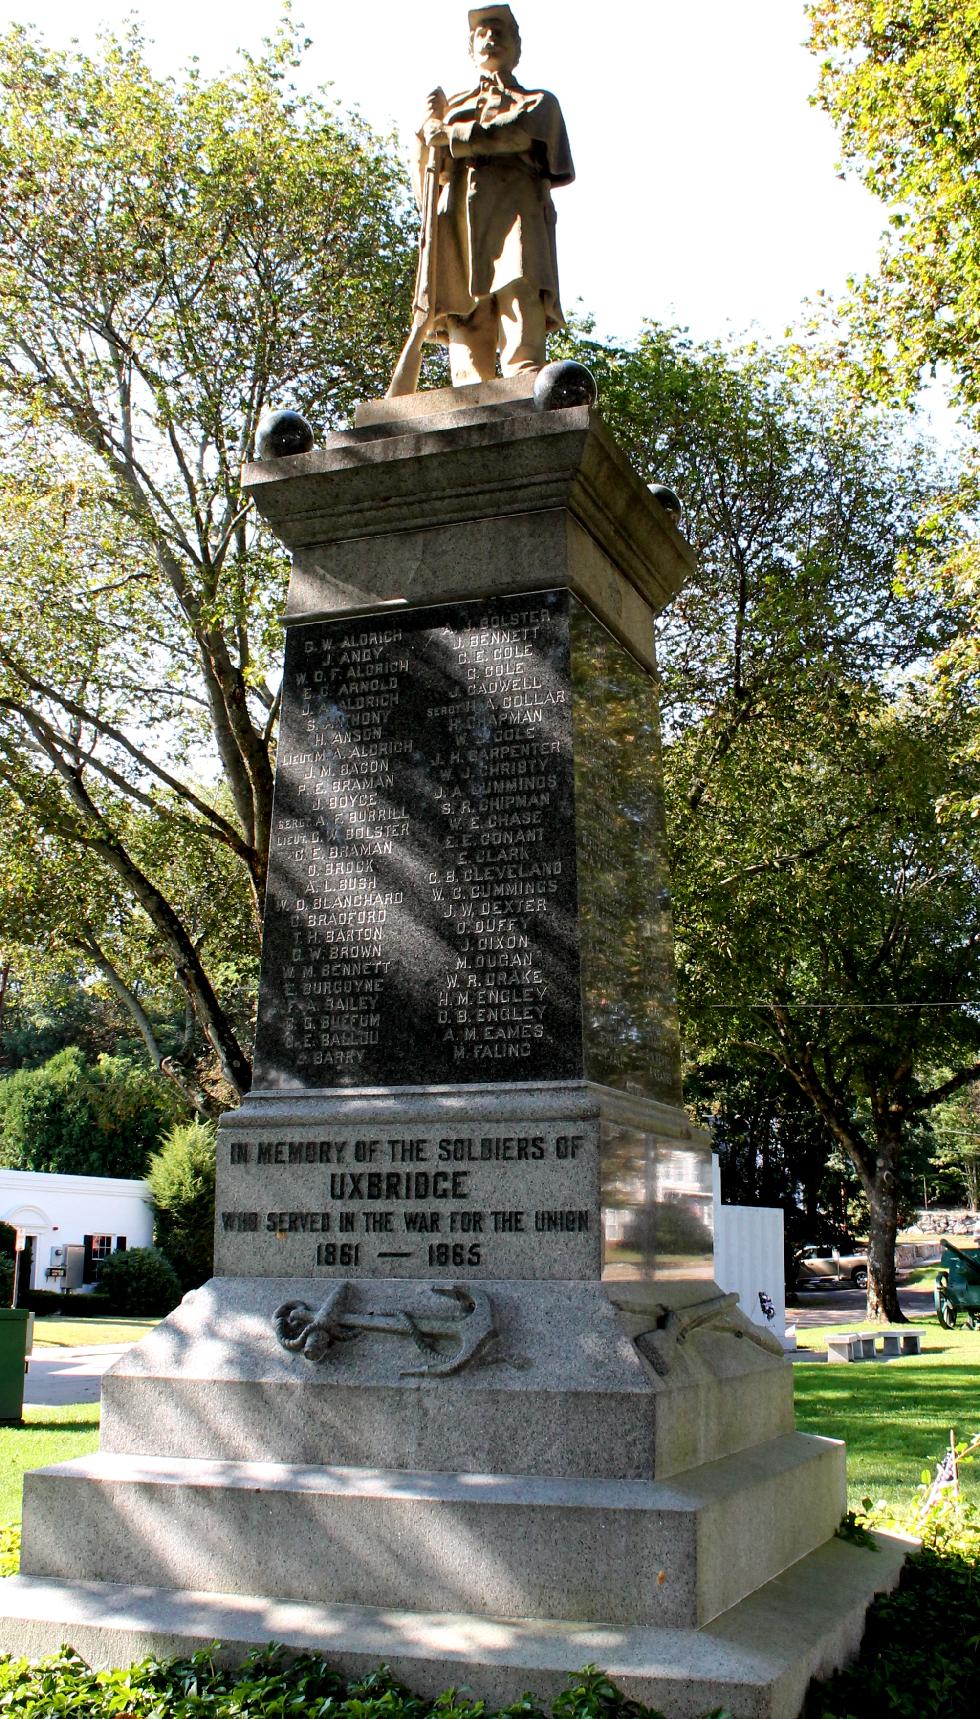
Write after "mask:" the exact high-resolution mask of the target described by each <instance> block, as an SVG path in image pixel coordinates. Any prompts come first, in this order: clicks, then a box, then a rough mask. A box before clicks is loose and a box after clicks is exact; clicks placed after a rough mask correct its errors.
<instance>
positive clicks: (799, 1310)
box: [786, 1284, 935, 1330]
mask: <svg viewBox="0 0 980 1719" xmlns="http://www.w3.org/2000/svg"><path fill="white" fill-rule="evenodd" d="M797 1293H798V1296H799V1301H798V1304H797V1306H796V1307H787V1309H786V1323H787V1325H796V1326H797V1327H798V1328H799V1329H800V1330H804V1329H806V1328H807V1327H808V1326H811V1325H849V1324H851V1322H852V1321H853V1320H855V1319H860V1318H861V1316H862V1314H863V1313H864V1310H865V1308H866V1307H867V1305H868V1300H867V1295H866V1293H865V1291H864V1290H863V1289H815V1290H812V1291H810V1290H805V1289H801V1290H799V1291H798V1292H797ZM898 1300H899V1305H900V1307H901V1309H902V1312H903V1313H904V1314H906V1315H907V1316H908V1317H909V1318H910V1319H924V1318H925V1317H926V1316H927V1315H928V1314H930V1313H933V1312H935V1303H934V1302H933V1299H932V1287H931V1285H929V1284H916V1285H915V1286H914V1287H913V1288H909V1289H904V1288H903V1287H902V1285H901V1284H899V1286H898Z"/></svg>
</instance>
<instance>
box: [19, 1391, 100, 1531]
mask: <svg viewBox="0 0 980 1719" xmlns="http://www.w3.org/2000/svg"><path fill="white" fill-rule="evenodd" d="M24 1422H25V1424H24V1425H23V1426H22V1427H0V1527H2V1526H3V1525H4V1524H6V1523H9V1522H19V1521H20V1498H21V1482H22V1480H23V1477H24V1471H25V1469H28V1468H44V1467H45V1466H46V1464H48V1463H49V1462H67V1461H68V1459H69V1457H72V1456H87V1455H88V1453H89V1451H92V1450H97V1449H98V1447H99V1405H98V1403H60V1404H59V1405H58V1406H57V1407H51V1408H49V1407H47V1406H42V1405H41V1404H31V1403H28V1404H27V1405H26V1407H25V1409H24Z"/></svg>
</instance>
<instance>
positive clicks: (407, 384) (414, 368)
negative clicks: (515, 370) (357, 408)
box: [387, 145, 445, 399]
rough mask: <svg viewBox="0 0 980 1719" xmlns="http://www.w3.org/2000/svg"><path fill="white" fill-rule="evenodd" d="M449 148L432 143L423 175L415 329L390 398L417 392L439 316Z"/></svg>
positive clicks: (400, 358)
mask: <svg viewBox="0 0 980 1719" xmlns="http://www.w3.org/2000/svg"><path fill="white" fill-rule="evenodd" d="M444 154H445V151H444V149H443V148H442V147H437V146H435V145H430V147H429V154H428V159H427V161H426V164H425V173H424V175H423V178H422V222H421V227H420V231H419V264H418V269H417V271H416V275H415V296H414V299H413V301H412V303H413V306H414V311H415V315H414V318H413V321H412V327H411V332H410V333H409V336H408V339H407V340H406V342H405V344H404V346H403V347H402V349H401V352H400V353H399V355H398V363H397V364H396V365H395V369H394V374H393V375H392V378H391V381H390V383H389V385H388V394H387V398H389V399H391V398H392V397H393V396H394V395H396V394H414V393H415V390H416V388H417V387H418V385H419V371H420V369H421V367H422V348H423V346H424V345H425V341H426V338H427V336H428V335H429V334H430V332H431V330H432V324H433V322H434V320H435V299H436V240H437V237H438V232H439V182H440V179H441V177H442V166H443V158H444Z"/></svg>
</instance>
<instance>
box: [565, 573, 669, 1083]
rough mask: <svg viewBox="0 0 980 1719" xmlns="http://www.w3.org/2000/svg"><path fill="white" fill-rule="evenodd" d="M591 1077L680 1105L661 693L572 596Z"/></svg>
mask: <svg viewBox="0 0 980 1719" xmlns="http://www.w3.org/2000/svg"><path fill="white" fill-rule="evenodd" d="M570 632H571V646H572V685H573V700H574V706H573V708H574V746H575V815H576V842H577V854H578V881H579V937H580V945H581V971H582V1012H583V1033H584V1057H585V1072H586V1076H587V1078H588V1079H590V1080H594V1081H597V1082H599V1083H601V1084H602V1085H605V1086H616V1087H622V1088H624V1089H626V1090H629V1091H634V1092H640V1093H644V1094H647V1095H649V1096H650V1097H653V1098H658V1099H661V1100H662V1101H663V1102H664V1103H667V1104H679V1103H680V1101H681V1075H680V1042H679V1035H678V1027H677V1002H676V992H675V976H674V943H673V927H672V923H671V914H670V895H669V891H668V878H667V871H666V865H665V860H664V813H663V770H662V765H661V758H660V725H659V712H658V709H657V700H656V689H655V687H654V684H653V681H652V680H651V678H650V676H649V674H648V673H647V672H646V670H645V669H643V668H641V667H640V665H639V664H638V663H637V662H636V661H635V660H634V658H633V657H631V656H630V655H629V653H628V652H627V651H626V650H624V649H623V646H622V645H621V644H620V643H619V642H618V640H616V639H614V638H613V637H612V635H611V634H610V633H607V631H606V629H605V628H604V627H603V626H601V625H600V623H599V622H598V621H597V620H595V618H594V617H593V616H592V615H591V614H590V613H589V611H588V610H587V609H586V608H584V607H583V605H582V604H581V603H579V602H578V601H577V600H576V599H575V598H574V597H573V598H571V599H570Z"/></svg>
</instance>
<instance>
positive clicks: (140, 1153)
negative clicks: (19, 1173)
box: [0, 1046, 182, 1177]
mask: <svg viewBox="0 0 980 1719" xmlns="http://www.w3.org/2000/svg"><path fill="white" fill-rule="evenodd" d="M181 1108H182V1105H181V1101H180V1098H179V1096H178V1094H177V1092H176V1090H175V1089H174V1088H173V1087H172V1085H171V1084H170V1082H168V1081H166V1080H165V1079H163V1077H162V1076H159V1075H155V1074H152V1073H151V1072H150V1070H149V1069H147V1068H145V1067H141V1066H139V1065H138V1064H136V1063H132V1062H129V1061H128V1060H127V1059H126V1058H125V1057H117V1056H100V1057H99V1058H98V1060H97V1062H94V1063H91V1062H87V1061H86V1059H85V1057H84V1055H83V1054H82V1052H81V1051H80V1050H78V1049H77V1047H75V1046H72V1047H70V1048H69V1049H68V1050H63V1051H59V1052H58V1053H57V1055H56V1056H53V1057H50V1058H49V1059H48V1061H47V1062H46V1063H44V1065H43V1066H42V1067H41V1068H22V1069H18V1070H17V1072H16V1073H15V1074H10V1075H7V1076H6V1077H5V1078H4V1079H3V1080H0V1163H3V1164H5V1165H6V1166H7V1167H8V1169H11V1170H42V1171H52V1172H54V1173H55V1174H58V1175H65V1176H133V1177H138V1176H142V1175H143V1174H144V1172H145V1170H146V1165H147V1160H148V1158H149V1155H150V1153H151V1151H152V1150H153V1147H154V1146H155V1145H156V1143H157V1141H158V1140H159V1138H160V1135H161V1133H162V1132H163V1130H164V1129H165V1128H167V1127H168V1126H169V1125H170V1124H172V1123H173V1121H174V1120H175V1118H176V1116H177V1115H179V1113H180V1110H181Z"/></svg>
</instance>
